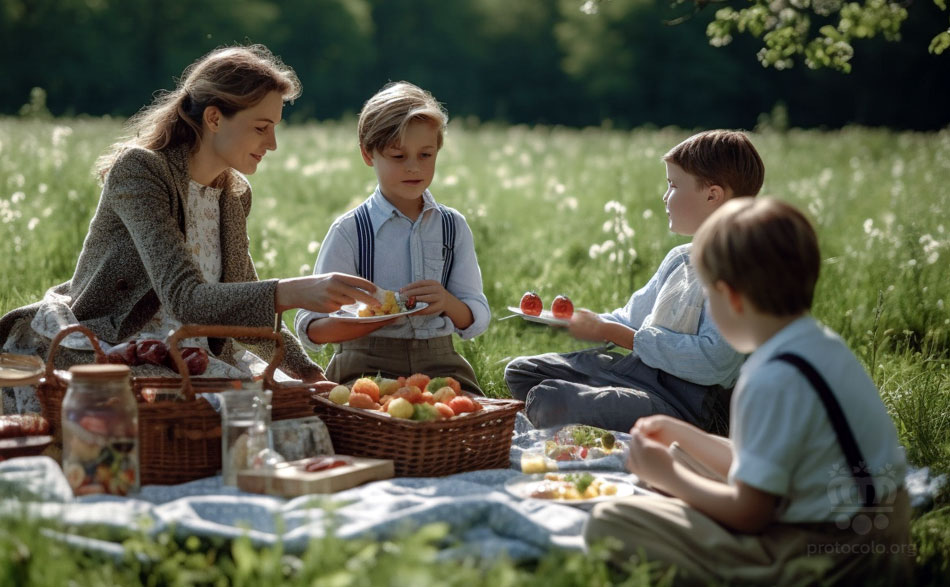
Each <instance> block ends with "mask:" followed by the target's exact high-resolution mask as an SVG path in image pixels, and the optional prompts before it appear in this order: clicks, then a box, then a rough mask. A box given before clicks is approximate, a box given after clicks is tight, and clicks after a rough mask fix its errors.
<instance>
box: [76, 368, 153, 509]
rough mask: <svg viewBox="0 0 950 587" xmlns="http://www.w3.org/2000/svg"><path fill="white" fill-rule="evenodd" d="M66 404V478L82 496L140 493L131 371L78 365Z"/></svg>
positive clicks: (136, 407) (136, 408)
mask: <svg viewBox="0 0 950 587" xmlns="http://www.w3.org/2000/svg"><path fill="white" fill-rule="evenodd" d="M69 372H70V375H71V379H70V382H69V387H68V389H67V390H66V397H64V398H63V413H62V426H63V473H65V475H66V479H67V480H68V481H69V485H70V486H71V487H72V488H73V493H75V494H76V495H89V494H93V493H109V494H113V495H127V494H129V493H135V492H137V491H138V489H139V418H138V405H137V404H136V401H135V396H134V395H133V394H132V388H131V383H130V373H131V372H130V371H129V368H128V366H126V365H76V366H74V367H71V368H70V369H69Z"/></svg>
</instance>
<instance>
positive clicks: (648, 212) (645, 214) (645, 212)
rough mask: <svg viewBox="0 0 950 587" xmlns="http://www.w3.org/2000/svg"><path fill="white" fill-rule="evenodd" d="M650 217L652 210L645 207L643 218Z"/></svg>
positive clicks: (651, 216) (647, 218)
mask: <svg viewBox="0 0 950 587" xmlns="http://www.w3.org/2000/svg"><path fill="white" fill-rule="evenodd" d="M651 218H653V210H651V209H649V208H647V209H646V210H644V211H643V219H644V220H649V219H651Z"/></svg>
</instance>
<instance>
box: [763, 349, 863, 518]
mask: <svg viewBox="0 0 950 587" xmlns="http://www.w3.org/2000/svg"><path fill="white" fill-rule="evenodd" d="M772 360H775V361H783V362H785V363H788V364H790V365H792V366H793V367H795V368H796V369H798V371H799V372H800V373H801V374H802V375H804V376H805V378H806V379H808V382H809V383H811V386H812V387H813V388H814V389H815V391H816V392H817V393H818V397H819V398H821V403H822V404H824V406H825V411H826V412H827V413H828V420H830V421H831V426H832V427H833V428H834V430H835V435H836V436H837V437H838V444H839V445H840V446H841V451H842V452H843V453H844V456H845V458H846V459H847V460H848V466H849V467H850V468H851V474H852V475H854V482H855V483H856V484H857V486H858V495H863V497H864V507H871V506H873V505H874V503H875V495H874V480H873V479H872V478H871V474H870V473H869V472H868V469H867V461H865V460H864V456H862V455H861V449H860V448H859V447H858V443H857V441H856V440H855V439H854V434H853V433H852V432H851V427H850V426H848V421H847V420H846V419H845V417H844V411H843V410H842V409H841V404H839V403H838V400H836V399H835V396H834V394H833V393H832V392H831V388H830V387H828V383H827V382H826V381H825V379H824V377H822V376H821V374H819V373H818V371H816V370H815V368H814V367H813V366H812V365H811V363H809V362H808V361H806V360H805V359H803V358H802V357H800V356H798V355H796V354H793V353H782V354H780V355H777V356H775V357H772Z"/></svg>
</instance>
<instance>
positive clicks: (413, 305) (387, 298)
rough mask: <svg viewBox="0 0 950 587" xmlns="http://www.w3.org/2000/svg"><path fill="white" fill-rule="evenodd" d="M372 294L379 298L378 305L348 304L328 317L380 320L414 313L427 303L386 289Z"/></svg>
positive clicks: (369, 320)
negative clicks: (405, 297)
mask: <svg viewBox="0 0 950 587" xmlns="http://www.w3.org/2000/svg"><path fill="white" fill-rule="evenodd" d="M373 295H374V297H375V298H376V299H377V300H379V306H368V305H366V304H348V305H346V306H343V307H341V308H340V309H339V310H337V311H336V312H333V313H332V314H330V317H331V318H336V319H337V320H345V321H348V322H382V321H384V320H389V319H391V318H398V317H399V316H408V315H410V314H415V313H416V312H418V311H420V310H422V309H424V308H426V307H427V306H428V305H429V304H427V303H425V302H417V301H416V300H415V298H412V297H410V298H408V299H403V298H401V297H400V296H399V294H397V293H396V292H394V291H390V290H388V289H382V288H379V289H377V290H376V293H375V294H373Z"/></svg>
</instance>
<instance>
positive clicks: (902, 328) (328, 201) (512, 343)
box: [0, 118, 950, 584]
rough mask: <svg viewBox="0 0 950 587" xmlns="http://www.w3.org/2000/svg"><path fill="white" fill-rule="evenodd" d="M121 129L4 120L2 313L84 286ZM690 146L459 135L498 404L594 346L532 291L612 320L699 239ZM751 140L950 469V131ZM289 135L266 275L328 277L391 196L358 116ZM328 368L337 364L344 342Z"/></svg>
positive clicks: (253, 229) (856, 334)
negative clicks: (532, 315)
mask: <svg viewBox="0 0 950 587" xmlns="http://www.w3.org/2000/svg"><path fill="white" fill-rule="evenodd" d="M120 130H121V126H120V123H119V122H118V121H115V120H109V119H105V120H102V119H68V120H67V119H61V120H22V119H13V118H6V119H2V118H0V275H2V280H3V286H2V287H0V313H4V312H6V311H9V310H10V309H12V308H15V307H17V306H20V305H23V304H26V303H30V302H33V301H36V300H38V299H39V298H40V297H41V296H42V294H43V292H44V291H45V290H46V289H47V288H48V287H50V286H51V285H54V284H57V283H60V282H63V281H65V280H67V279H69V278H70V276H71V274H72V270H73V268H74V265H75V262H76V257H77V255H78V252H79V250H80V248H81V246H82V241H83V237H84V236H85V232H86V228H87V226H88V222H89V219H90V218H91V216H92V214H93V212H94V211H95V207H96V202H97V199H98V195H99V186H98V185H97V182H96V179H95V178H94V176H93V175H92V171H91V169H92V165H93V162H94V161H95V158H96V157H97V156H98V155H99V154H100V153H101V152H102V151H103V150H104V149H105V148H106V147H107V146H108V145H109V144H110V143H111V142H112V140H114V138H115V137H116V136H117V135H118V134H119V132H120ZM689 134H690V132H689V131H687V130H682V129H641V130H633V131H619V130H612V129H609V128H589V129H568V128H559V127H519V126H500V125H490V124H482V125H476V124H474V123H467V122H466V121H454V122H453V123H452V124H451V126H450V129H449V133H448V135H447V137H446V146H445V147H444V148H443V150H442V152H441V154H440V155H439V165H438V173H437V175H436V179H435V181H434V183H433V186H432V188H431V189H432V191H433V193H434V195H435V196H436V198H437V199H439V200H440V201H442V202H443V203H445V204H447V205H450V206H452V207H454V208H456V209H458V210H459V211H461V212H462V213H463V214H464V215H465V216H466V218H467V219H468V222H469V225H470V226H471V228H472V230H473V232H474V235H475V243H476V249H477V253H478V258H479V263H480V265H481V269H482V278H483V281H484V289H485V293H486V295H487V297H488V300H489V303H490V305H491V308H492V311H493V314H494V319H495V320H494V321H493V324H492V326H491V327H490V328H489V330H488V331H487V332H486V333H485V334H483V335H481V336H480V337H478V338H476V339H475V340H472V341H466V342H461V341H457V342H456V348H457V349H458V350H459V351H460V352H461V353H462V354H463V355H464V356H466V357H467V358H468V360H469V361H470V362H471V363H472V365H473V366H474V367H475V371H476V373H477V374H478V376H479V378H480V381H481V383H482V385H483V388H484V389H485V390H486V391H487V392H488V393H489V394H490V395H494V396H504V395H506V394H507V390H506V388H505V386H504V382H503V378H502V373H503V369H504V366H505V364H506V363H507V362H508V361H509V360H510V359H511V358H512V357H514V356H517V355H521V354H529V353H530V354H533V353H538V352H546V351H567V350H572V349H578V348H583V347H584V346H585V343H581V342H578V341H574V340H573V339H571V338H570V337H569V336H567V335H566V334H565V333H564V332H563V331H561V330H558V329H553V328H548V327H545V326H540V325H535V324H529V323H526V322H523V321H521V320H520V319H513V320H505V321H497V319H498V318H501V317H504V316H506V315H507V314H508V312H507V311H506V310H505V308H506V306H509V305H516V304H517V302H518V300H519V299H520V297H521V294H522V293H523V292H524V291H526V290H534V291H537V292H538V293H539V294H540V295H541V297H542V298H543V299H544V300H545V305H546V306H547V305H548V304H549V303H550V300H551V299H553V298H554V296H555V295H557V294H560V293H563V294H567V295H569V296H570V297H571V299H572V300H573V301H574V304H575V306H579V307H587V308H591V309H594V310H598V311H603V310H609V309H613V308H616V307H618V306H621V305H622V304H624V303H625V302H626V300H627V299H628V297H629V296H630V294H631V293H632V292H633V291H634V290H635V289H636V288H638V287H639V286H641V285H643V284H644V283H645V282H646V281H647V280H648V279H649V277H650V276H651V275H652V273H653V271H654V270H655V268H656V267H657V265H658V264H659V262H660V261H661V260H662V258H663V256H664V255H665V253H666V252H667V251H668V250H669V249H670V248H671V247H673V246H674V245H677V244H680V243H683V242H686V239H684V238H683V237H680V236H676V235H673V234H671V233H670V232H669V231H668V227H667V219H666V215H665V213H664V207H663V203H662V200H661V197H662V195H663V192H664V190H665V185H666V182H665V172H664V167H663V164H662V162H661V160H660V158H661V157H662V155H663V154H664V153H665V152H666V150H667V149H668V148H670V147H671V146H673V145H674V144H676V143H677V142H679V141H680V140H682V139H683V138H685V137H686V136H688V135H689ZM752 140H753V142H754V143H755V144H756V146H757V148H758V149H759V151H760V153H761V155H762V157H763V159H764V161H765V163H766V180H765V186H764V188H763V190H762V193H763V194H764V195H769V196H773V197H776V198H781V199H783V200H786V201H789V202H791V203H793V204H795V205H797V206H799V207H800V208H801V209H803V210H805V211H807V213H808V215H809V217H810V218H811V219H812V220H813V222H814V223H815V226H816V228H817V231H818V234H819V237H820V241H821V249H822V258H823V263H822V273H821V278H820V281H819V284H818V291H817V293H816V303H815V306H814V314H815V316H816V317H817V318H819V319H820V320H821V321H823V322H824V323H826V324H828V325H829V326H830V327H831V328H833V329H835V330H837V331H838V332H840V333H841V334H842V335H843V337H844V338H845V339H846V340H847V342H848V343H849V344H850V345H851V347H852V349H854V351H855V353H856V354H857V355H858V356H859V358H860V359H861V360H862V361H863V362H864V364H865V367H866V368H867V369H868V371H869V372H870V373H871V375H872V377H873V378H874V380H875V382H876V383H877V384H878V386H879V388H880V391H881V396H882V398H883V400H884V402H885V404H886V405H887V407H888V409H889V411H890V413H891V415H892V417H893V418H894V421H895V423H896V424H897V428H898V432H899V435H900V439H901V442H902V444H903V446H904V447H905V448H906V453H907V457H908V460H909V461H910V462H911V463H912V464H913V465H914V466H916V467H930V468H931V470H932V471H933V472H935V473H939V472H948V471H950V367H948V364H950V299H947V298H948V294H950V288H948V287H947V284H948V281H947V275H948V274H950V221H948V216H947V215H946V210H948V209H950V188H948V187H947V186H948V185H950V130H944V131H942V132H939V133H929V134H922V133H895V132H891V131H886V130H874V129H866V128H847V129H844V130H840V131H834V132H821V131H801V130H791V131H788V132H781V133H780V132H775V131H769V130H767V129H763V130H762V131H761V132H756V133H753V134H752ZM278 141H279V148H278V150H277V151H275V152H273V153H270V154H268V155H267V156H266V157H265V159H264V162H263V163H262V164H261V166H260V168H259V170H258V172H257V173H256V174H255V175H254V176H253V177H252V178H250V179H251V183H252V186H253V189H254V204H253V210H252V212H251V216H250V218H249V231H250V241H251V252H252V255H253V257H254V259H255V262H256V264H257V269H258V273H259V275H260V277H261V278H272V277H292V276H297V275H305V274H309V273H311V271H312V264H313V262H314V260H315V258H316V255H317V252H318V250H319V247H320V243H321V241H322V240H323V238H324V236H325V235H326V231H327V229H328V227H329V225H330V223H331V222H332V221H333V220H334V219H335V218H336V217H337V216H338V215H339V214H341V213H343V212H345V211H346V210H348V209H350V208H352V207H354V206H355V205H357V204H358V203H359V202H361V201H362V200H363V199H364V198H365V197H366V196H367V195H368V194H369V193H370V192H371V191H372V189H373V187H374V185H375V177H374V175H373V173H372V170H371V169H370V168H368V167H366V166H365V165H364V164H363V163H362V161H361V159H360V157H359V153H358V149H357V144H356V138H355V122H354V121H352V120H344V121H335V122H323V123H319V124H316V123H311V124H301V125H292V126H286V127H283V128H281V129H280V130H279V134H278ZM285 321H286V322H287V323H288V324H292V316H290V315H285ZM315 358H316V359H317V360H318V361H320V362H321V363H323V364H326V361H327V360H328V359H329V350H327V351H325V352H324V353H323V354H321V355H318V356H315ZM948 504H950V495H948V491H947V490H946V489H945V490H944V492H943V493H942V494H941V495H938V496H937V498H936V503H935V504H934V505H933V507H930V508H928V509H927V511H919V512H917V514H916V518H915V521H914V540H915V545H916V547H917V557H918V569H919V572H918V577H917V579H918V581H919V582H923V583H927V582H940V581H941V579H940V578H941V577H945V576H946V573H950V505H948ZM181 552H184V550H182V551H181ZM2 560H3V559H2V557H0V570H2V568H3V565H2ZM572 560H574V562H575V563H577V564H582V563H580V562H578V561H577V559H572ZM585 564H586V563H585ZM591 564H593V563H591ZM542 567H543V565H542ZM601 571H602V569H601V568H600V567H597V568H596V569H594V568H593V567H592V568H591V569H587V570H584V571H579V572H581V573H582V574H581V575H580V576H581V577H584V576H586V577H588V578H590V577H593V576H594V575H597V573H600V572H601ZM512 572H515V571H514V570H512ZM583 573H589V574H588V575H584V574H583ZM0 575H2V573H0ZM552 576H553V575H552ZM0 582H2V578H0ZM595 582H596V581H595ZM565 584H567V583H565Z"/></svg>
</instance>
